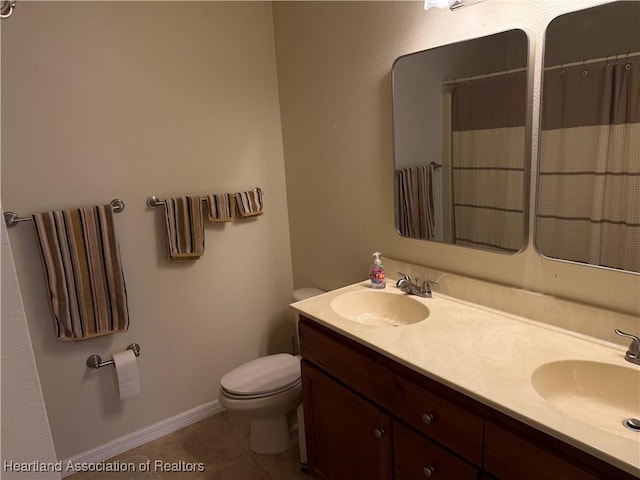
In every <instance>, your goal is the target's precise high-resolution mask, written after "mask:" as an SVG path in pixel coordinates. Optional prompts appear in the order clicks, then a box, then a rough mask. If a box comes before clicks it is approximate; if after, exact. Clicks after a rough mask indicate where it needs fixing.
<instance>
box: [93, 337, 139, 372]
mask: <svg viewBox="0 0 640 480" xmlns="http://www.w3.org/2000/svg"><path fill="white" fill-rule="evenodd" d="M127 350H133V353H134V354H135V356H136V357H139V356H140V345H138V344H137V343H132V344H131V345H129V346H128V347H127ZM113 364H114V363H113V359H111V360H107V361H106V362H103V361H102V357H101V356H100V355H91V356H90V357H89V358H87V367H89V368H95V369H98V368H101V367H106V366H107V365H113Z"/></svg>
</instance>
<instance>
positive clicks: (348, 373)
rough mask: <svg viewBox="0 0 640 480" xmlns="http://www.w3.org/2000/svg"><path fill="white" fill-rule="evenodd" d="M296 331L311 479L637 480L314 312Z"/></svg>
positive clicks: (301, 321) (301, 322)
mask: <svg viewBox="0 0 640 480" xmlns="http://www.w3.org/2000/svg"><path fill="white" fill-rule="evenodd" d="M299 334H300V349H301V353H302V358H303V362H302V381H303V402H304V412H305V430H306V436H307V438H306V440H307V458H308V467H309V472H310V473H311V475H312V476H313V477H314V478H316V479H326V480H343V479H344V480H360V479H363V480H364V479H366V480H375V479H380V480H382V479H385V480H390V479H395V480H417V479H420V480H423V479H425V478H434V479H436V480H477V479H482V480H633V479H636V480H637V477H635V476H633V475H631V474H629V473H626V472H624V471H622V470H620V469H618V468H616V467H614V466H612V465H610V464H608V463H607V462H605V461H603V460H600V459H598V458H596V457H593V456H591V455H589V454H587V453H586V452H584V451H582V450H579V449H577V448H575V447H572V446H570V445H568V444H566V443H564V442H562V441H561V440H558V439H557V438H554V437H551V436H549V435H547V434H545V433H543V432H540V431H538V430H536V429H535V428H533V427H530V426H528V425H525V424H523V423H521V422H519V421H518V420H515V419H513V418H511V417H509V416H507V415H505V414H503V413H501V412H498V411H496V410H494V409H492V408H491V407H488V406H486V405H484V404H482V403H480V402H478V401H476V400H473V399H471V398H469V397H467V396H466V395H463V394H461V393H460V392H457V391H455V390H453V389H451V388H449V387H446V386H444V385H442V384H440V383H438V382H436V381H434V380H432V379H430V378H428V377H426V376H424V375H421V374H419V373H418V372H416V371H414V370H412V369H410V368H408V367H406V366H404V365H401V364H399V363H398V362H396V361H394V360H392V359H390V358H389V357H386V356H385V355H382V354H381V353H378V352H376V351H374V350H372V349H370V348H368V347H366V346H364V345H362V344H360V343H358V342H356V341H354V340H352V339H349V338H347V337H345V336H343V335H340V334H338V333H336V332H334V331H332V330H330V329H328V328H326V327H323V326H321V325H319V324H318V323H316V322H314V321H312V320H309V319H306V318H304V317H301V320H300V323H299Z"/></svg>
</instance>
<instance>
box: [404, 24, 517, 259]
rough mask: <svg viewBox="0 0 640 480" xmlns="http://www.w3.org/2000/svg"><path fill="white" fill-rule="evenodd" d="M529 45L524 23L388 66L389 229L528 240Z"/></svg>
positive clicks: (461, 238) (481, 244)
mask: <svg viewBox="0 0 640 480" xmlns="http://www.w3.org/2000/svg"><path fill="white" fill-rule="evenodd" d="M528 57H529V42H528V38H527V35H526V34H525V32H524V31H522V30H510V31H506V32H501V33H497V34H495V35H489V36H486V37H482V38H475V39H472V40H467V41H463V42H459V43H455V44H451V45H445V46H442V47H438V48H433V49H430V50H424V51H421V52H416V53H412V54H409V55H404V56H402V57H400V58H398V59H397V60H396V61H395V63H394V65H393V69H392V83H393V134H394V170H395V171H394V174H395V219H396V229H397V231H398V233H399V234H400V235H402V236H406V237H410V238H417V239H424V240H431V241H437V242H446V243H449V244H455V245H461V246H466V247H472V248H479V249H484V250H490V251H493V252H500V253H515V252H518V251H520V250H521V249H523V248H524V247H525V243H526V224H527V198H528V183H529V169H528V164H529V161H528V158H529V155H530V153H529V152H530V148H529V145H528V143H529V142H528V141H527V139H528V138H529V135H528V133H527V128H528V122H527V117H528V115H527V111H528V109H527V79H528V73H527V72H528Z"/></svg>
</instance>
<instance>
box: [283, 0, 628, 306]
mask: <svg viewBox="0 0 640 480" xmlns="http://www.w3.org/2000/svg"><path fill="white" fill-rule="evenodd" d="M598 3H603V2H601V1H591V0H564V1H554V2H551V1H546V0H487V1H485V2H482V3H479V4H476V5H474V6H472V7H468V8H462V9H459V10H456V11H454V12H451V11H449V10H438V9H432V10H430V11H428V12H425V11H424V10H423V8H422V2H279V3H276V4H274V23H275V31H276V51H277V57H278V82H279V88H280V108H281V112H282V125H283V139H284V149H285V162H286V172H287V194H288V204H289V224H290V229H291V244H292V255H293V265H294V283H295V285H296V286H300V285H306V284H308V283H316V284H317V286H319V287H322V288H325V289H329V288H335V287H338V286H341V285H345V284H348V283H351V282H354V281H357V280H362V279H364V278H366V277H367V270H368V267H369V264H370V261H371V253H372V252H373V251H375V250H380V251H382V252H383V254H384V255H386V256H388V257H391V258H397V259H401V260H405V261H408V262H413V263H417V264H421V265H427V266H431V267H435V268H438V269H442V270H447V271H452V272H457V273H461V274H464V275H468V276H473V277H478V278H482V279H487V280H491V281H494V282H498V283H502V284H507V285H513V286H517V287H522V288H526V289H530V290H534V291H538V292H544V293H548V294H551V295H557V296H560V297H564V298H568V299H572V300H577V301H581V302H586V303H591V304H596V305H599V306H602V307H605V308H610V309H615V310H621V311H624V312H627V313H632V314H635V315H638V314H640V276H639V275H632V274H626V273H622V272H615V271H609V270H604V269H600V268H592V267H585V266H577V265H571V264H567V263H562V262H557V261H551V260H546V259H543V258H541V257H540V256H538V254H537V253H536V252H535V250H534V249H533V247H532V246H529V247H528V248H527V249H526V251H524V252H523V253H521V254H518V255H514V256H502V255H499V254H491V253H484V252H480V251H477V250H471V249H466V248H461V247H452V246H447V245H441V244H436V243H430V242H424V241H417V240H410V239H405V238H401V237H400V236H398V235H397V234H396V232H395V229H394V221H393V203H392V199H393V177H392V168H393V167H392V159H393V148H392V145H393V143H392V142H393V140H392V124H391V75H390V73H391V66H392V64H393V61H394V60H395V59H396V58H397V57H398V56H400V55H403V54H406V53H409V52H415V51H419V50H423V49H427V48H431V47H436V46H440V45H444V44H447V43H452V42H457V41H461V40H467V39H469V38H473V37H477V36H483V35H488V34H492V33H496V32H499V31H504V30H509V29H512V28H523V29H524V30H526V31H527V32H528V33H529V34H530V35H531V49H532V52H533V53H534V58H533V60H534V62H533V68H534V69H535V70H534V73H535V77H534V78H535V83H534V85H533V105H534V108H533V112H532V114H533V131H534V136H533V151H532V155H531V162H532V165H533V170H534V175H533V176H534V178H535V168H536V158H537V135H536V134H535V132H536V129H537V127H538V115H539V110H538V106H539V101H538V97H539V90H540V81H539V76H540V75H539V72H540V65H541V54H542V46H543V45H542V43H543V38H544V29H545V28H546V25H547V24H548V23H549V21H551V20H552V19H553V18H554V17H555V16H557V15H559V14H562V13H566V12H568V11H573V10H577V9H581V8H586V7H588V6H591V5H595V4H598ZM534 188H535V185H534ZM534 191H535V190H534V189H532V193H531V196H532V198H535V197H534V196H533V195H534ZM531 212H533V202H532V205H531ZM531 217H533V215H532V214H531ZM531 228H532V227H530V229H531ZM390 273H394V272H390Z"/></svg>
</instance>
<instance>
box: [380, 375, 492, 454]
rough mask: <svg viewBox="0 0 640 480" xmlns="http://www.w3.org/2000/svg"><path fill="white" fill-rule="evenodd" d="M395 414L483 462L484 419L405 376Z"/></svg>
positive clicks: (398, 382) (400, 381)
mask: <svg viewBox="0 0 640 480" xmlns="http://www.w3.org/2000/svg"><path fill="white" fill-rule="evenodd" d="M395 391H396V398H395V403H394V406H393V410H392V412H393V414H394V415H395V416H396V417H398V418H399V419H401V420H403V421H404V422H405V423H407V424H408V425H410V426H411V427H413V428H415V429H416V430H419V431H420V432H423V433H425V434H426V435H428V436H429V437H431V438H433V439H435V440H436V441H438V442H439V443H441V444H443V445H444V446H446V447H447V448H449V449H451V450H453V451H454V452H456V453H458V454H460V455H461V456H463V457H465V458H466V459H468V460H470V461H471V462H473V463H474V464H476V465H482V431H483V423H484V421H483V419H482V418H481V417H479V416H477V415H474V414H473V413H470V412H469V411H468V410H466V409H464V408H462V407H459V406H457V405H455V404H453V403H451V402H449V401H448V400H445V399H444V398H442V397H441V396H439V395H437V394H435V393H432V392H430V391H429V390H428V389H427V388H425V387H423V386H421V385H417V384H415V383H414V382H412V381H410V380H407V379H405V378H403V377H400V376H399V377H397V379H396V388H395Z"/></svg>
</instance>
